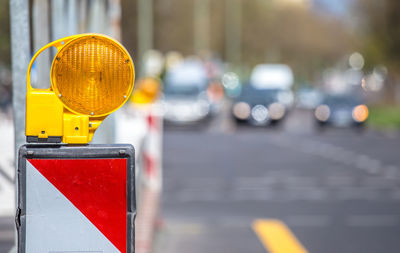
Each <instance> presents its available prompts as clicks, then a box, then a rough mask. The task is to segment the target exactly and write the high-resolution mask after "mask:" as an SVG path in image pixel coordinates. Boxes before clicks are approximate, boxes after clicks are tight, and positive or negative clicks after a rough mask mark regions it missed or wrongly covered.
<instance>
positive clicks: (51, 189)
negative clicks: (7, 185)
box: [24, 159, 127, 253]
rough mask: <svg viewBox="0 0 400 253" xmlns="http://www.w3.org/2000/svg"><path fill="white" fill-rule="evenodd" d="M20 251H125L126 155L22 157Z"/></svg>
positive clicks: (32, 252) (56, 252)
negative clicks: (23, 205)
mask: <svg viewBox="0 0 400 253" xmlns="http://www.w3.org/2000/svg"><path fill="white" fill-rule="evenodd" d="M26 163H27V164H26V202H25V203H26V217H25V219H26V226H25V227H26V229H25V245H24V247H25V250H24V252H29V253H38V252H53V253H58V252H96V253H97V252H98V253H100V252H102V253H103V252H104V253H105V252H109V253H114V252H121V253H126V252H127V160H126V159H28V160H27V162H26Z"/></svg>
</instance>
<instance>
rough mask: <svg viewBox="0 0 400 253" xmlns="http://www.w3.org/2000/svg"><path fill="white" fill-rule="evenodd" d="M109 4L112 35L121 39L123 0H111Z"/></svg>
mask: <svg viewBox="0 0 400 253" xmlns="http://www.w3.org/2000/svg"><path fill="white" fill-rule="evenodd" d="M108 6H109V8H108V9H109V10H108V17H109V20H110V21H109V23H110V31H109V33H110V36H111V37H113V38H114V39H117V40H118V41H121V0H109V1H108Z"/></svg>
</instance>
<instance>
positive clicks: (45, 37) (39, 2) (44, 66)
mask: <svg viewBox="0 0 400 253" xmlns="http://www.w3.org/2000/svg"><path fill="white" fill-rule="evenodd" d="M32 7H33V8H32V9H33V11H32V12H33V13H32V16H33V17H32V23H33V24H32V25H33V32H32V36H33V51H34V52H37V51H38V50H39V49H40V48H42V47H43V46H44V45H46V44H47V43H49V42H50V31H49V29H50V24H49V4H48V1H47V0H34V1H33V6H32ZM49 69H50V50H46V51H44V52H43V53H41V54H40V56H39V57H38V58H37V59H36V61H35V71H36V73H37V79H36V85H35V87H36V88H41V89H47V88H49V87H50V75H49Z"/></svg>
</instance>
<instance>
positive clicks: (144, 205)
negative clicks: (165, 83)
mask: <svg viewBox="0 0 400 253" xmlns="http://www.w3.org/2000/svg"><path fill="white" fill-rule="evenodd" d="M162 133H163V120H162V113H161V110H160V106H159V105H158V104H151V105H134V104H130V105H129V106H126V107H125V108H124V109H123V110H120V111H119V112H118V113H117V116H116V142H117V143H131V144H133V145H134V147H135V151H136V192H137V193H136V197H137V217H136V238H135V244H136V252H137V253H148V252H151V251H152V246H153V239H154V236H155V232H156V228H157V225H158V224H159V223H160V201H161V190H162Z"/></svg>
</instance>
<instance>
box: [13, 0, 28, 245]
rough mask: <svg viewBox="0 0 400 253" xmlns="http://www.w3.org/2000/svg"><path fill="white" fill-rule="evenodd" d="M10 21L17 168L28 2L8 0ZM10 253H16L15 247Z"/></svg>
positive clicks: (21, 141) (22, 117) (22, 124)
mask: <svg viewBox="0 0 400 253" xmlns="http://www.w3.org/2000/svg"><path fill="white" fill-rule="evenodd" d="M10 19H11V20H10V21H11V61H12V82H13V111H14V131H15V168H18V164H17V163H18V159H17V154H18V148H19V147H20V146H21V145H22V144H24V143H25V131H24V129H25V94H26V70H27V69H28V65H29V60H30V54H31V45H30V39H29V38H30V32H29V3H28V0H10ZM15 189H16V190H15V191H16V194H15V195H16V196H18V191H17V186H16V187H15ZM11 252H16V249H15V247H14V248H13V249H12V250H11Z"/></svg>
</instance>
